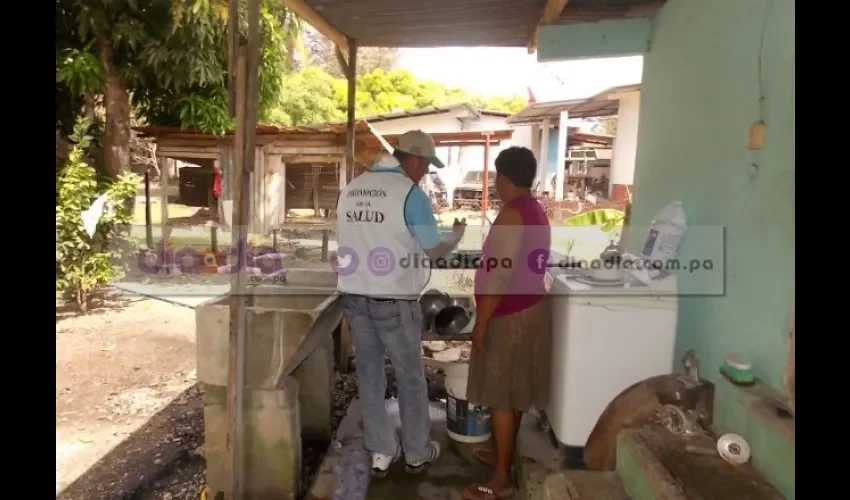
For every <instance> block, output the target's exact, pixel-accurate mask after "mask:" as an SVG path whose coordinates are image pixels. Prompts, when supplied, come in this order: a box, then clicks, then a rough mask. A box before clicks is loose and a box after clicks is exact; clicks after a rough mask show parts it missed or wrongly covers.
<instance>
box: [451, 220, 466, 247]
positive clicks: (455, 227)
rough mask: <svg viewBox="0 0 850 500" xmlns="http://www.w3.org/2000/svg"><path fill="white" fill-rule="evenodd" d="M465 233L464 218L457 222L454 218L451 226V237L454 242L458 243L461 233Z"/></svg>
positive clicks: (461, 236)
mask: <svg viewBox="0 0 850 500" xmlns="http://www.w3.org/2000/svg"><path fill="white" fill-rule="evenodd" d="M464 231H466V217H464V218H463V219H460V220H458V219H457V217H455V222H454V224H452V236H454V238H455V241H456V242H458V243H459V242H460V240H461V239H462V238H463V233H464Z"/></svg>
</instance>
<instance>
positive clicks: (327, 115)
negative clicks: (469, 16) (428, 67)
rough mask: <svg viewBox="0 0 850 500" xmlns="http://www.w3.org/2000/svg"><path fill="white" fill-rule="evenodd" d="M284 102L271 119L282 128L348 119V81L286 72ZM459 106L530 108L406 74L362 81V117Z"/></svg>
mask: <svg viewBox="0 0 850 500" xmlns="http://www.w3.org/2000/svg"><path fill="white" fill-rule="evenodd" d="M282 81H283V84H282V86H281V93H280V99H279V101H278V105H277V106H276V108H275V109H274V110H273V111H272V112H270V113H269V114H268V116H267V119H268V122H270V123H274V124H278V125H286V126H292V125H307V124H311V123H324V122H329V121H338V120H343V119H345V115H346V109H347V107H348V83H347V81H346V80H345V78H337V77H334V76H332V75H330V74H328V73H326V72H325V71H324V70H322V69H320V68H319V67H308V68H305V69H304V70H302V71H299V72H294V73H290V74H286V75H284V76H283V78H282ZM460 102H469V103H471V104H472V105H474V106H476V107H478V108H481V109H487V110H491V111H505V112H509V113H514V112H516V111H519V110H521V109H522V108H524V107H525V106H526V105H527V101H526V100H525V99H523V98H521V97H518V96H513V97H510V98H504V97H494V98H487V97H483V96H475V95H471V94H469V93H468V92H466V91H465V90H463V89H461V88H458V87H448V86H446V85H443V84H441V83H437V82H432V81H420V80H417V79H416V78H415V77H414V76H413V74H411V73H410V72H409V71H406V70H393V71H384V70H383V69H380V68H377V69H374V70H372V71H370V72H368V73H366V74H364V75H361V76H360V77H358V79H357V82H356V94H355V107H356V113H357V116H361V117H363V116H372V115H378V114H383V113H389V112H392V111H395V110H399V109H401V110H412V109H420V108H426V107H428V106H443V105H446V104H454V103H460Z"/></svg>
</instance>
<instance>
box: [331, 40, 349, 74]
mask: <svg viewBox="0 0 850 500" xmlns="http://www.w3.org/2000/svg"><path fill="white" fill-rule="evenodd" d="M334 53H335V54H336V61H337V62H338V63H339V69H341V70H342V74H343V75H345V77H346V78H348V61H346V60H345V54H343V53H342V49H340V48H339V45H334Z"/></svg>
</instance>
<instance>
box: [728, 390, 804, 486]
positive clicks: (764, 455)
mask: <svg viewBox="0 0 850 500" xmlns="http://www.w3.org/2000/svg"><path fill="white" fill-rule="evenodd" d="M715 391H716V393H715V394H716V396H715V402H714V424H715V427H716V428H717V430H718V432H720V433H727V432H734V433H735V434H739V435H740V436H741V437H743V438H744V439H746V440H747V443H749V445H750V450H751V452H752V455H753V458H752V464H753V467H755V469H756V470H757V471H758V472H759V473H760V474H761V475H763V476H764V478H765V479H767V480H768V481H769V482H770V483H771V484H772V485H774V486H776V488H777V489H778V490H779V491H780V492H782V495H783V496H785V498H786V499H788V500H794V490H795V476H796V474H795V472H796V466H795V458H794V457H795V451H796V444H795V442H796V437H795V434H796V432H795V424H794V420H793V419H792V418H788V417H783V416H781V415H780V414H779V413H778V412H777V410H776V408H775V407H774V406H773V405H771V404H770V401H771V399H773V397H775V396H778V394H775V392H774V391H773V390H772V389H770V388H769V387H767V386H766V385H764V384H762V383H757V384H756V385H754V386H753V387H739V386H736V385H734V384H732V383H731V382H729V381H728V380H726V379H725V378H723V379H721V380H720V381H719V382H718V383H717V384H716V386H715Z"/></svg>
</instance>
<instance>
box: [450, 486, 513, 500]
mask: <svg viewBox="0 0 850 500" xmlns="http://www.w3.org/2000/svg"><path fill="white" fill-rule="evenodd" d="M515 493H516V490H514V489H513V488H505V489H502V490H498V491H496V490H493V489H491V488H490V487H489V486H487V485H484V484H476V485H475V486H473V487H472V488H467V489H465V490H463V494H462V496H463V498H465V499H466V500H508V499H511V498H513V497H514V494H515Z"/></svg>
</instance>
